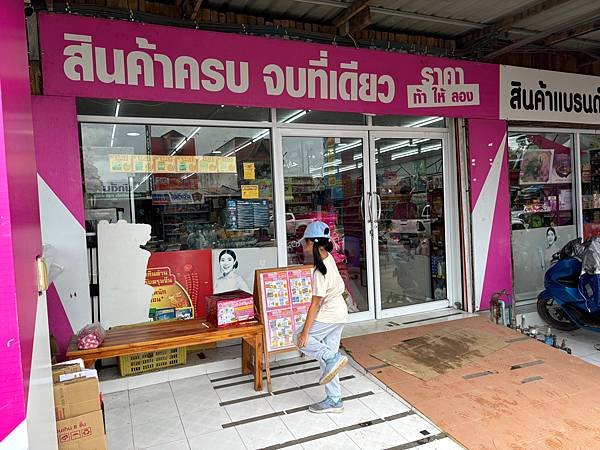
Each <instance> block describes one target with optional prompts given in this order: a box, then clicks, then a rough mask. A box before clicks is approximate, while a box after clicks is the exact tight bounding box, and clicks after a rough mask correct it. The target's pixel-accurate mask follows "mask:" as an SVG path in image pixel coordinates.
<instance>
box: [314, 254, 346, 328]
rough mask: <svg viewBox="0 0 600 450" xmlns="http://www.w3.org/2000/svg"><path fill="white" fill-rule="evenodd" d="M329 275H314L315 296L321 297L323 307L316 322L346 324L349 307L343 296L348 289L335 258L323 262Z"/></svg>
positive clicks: (328, 258) (317, 273)
mask: <svg viewBox="0 0 600 450" xmlns="http://www.w3.org/2000/svg"><path fill="white" fill-rule="evenodd" d="M323 263H325V267H327V275H323V274H322V273H321V272H319V271H318V270H315V271H314V273H313V295H314V296H316V297H321V307H320V308H319V312H318V313H317V317H315V320H316V321H317V322H323V323H345V322H346V321H347V320H348V306H347V305H346V301H345V300H344V297H343V296H342V294H343V293H344V290H345V289H346V288H345V286H344V280H343V279H342V276H341V275H340V272H339V271H338V268H337V266H336V265H335V260H334V259H333V256H331V255H329V256H328V257H327V258H325V259H324V260H323Z"/></svg>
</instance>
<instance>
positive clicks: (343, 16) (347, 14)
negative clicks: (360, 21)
mask: <svg viewBox="0 0 600 450" xmlns="http://www.w3.org/2000/svg"><path fill="white" fill-rule="evenodd" d="M371 3H373V0H355V1H354V3H352V4H351V5H350V6H348V7H347V8H346V9H345V10H344V11H342V12H341V13H340V14H339V15H338V16H336V17H335V19H333V25H334V26H335V27H336V28H340V27H341V26H342V25H344V24H346V23H348V22H349V21H350V19H352V18H353V17H354V16H356V15H357V14H358V13H360V12H361V11H364V10H365V9H368V8H369V5H370V4H371Z"/></svg>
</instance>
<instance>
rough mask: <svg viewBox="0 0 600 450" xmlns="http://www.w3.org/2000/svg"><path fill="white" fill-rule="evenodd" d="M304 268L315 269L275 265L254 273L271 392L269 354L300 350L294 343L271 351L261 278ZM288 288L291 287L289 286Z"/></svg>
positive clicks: (255, 292) (305, 267) (255, 298)
mask: <svg viewBox="0 0 600 450" xmlns="http://www.w3.org/2000/svg"><path fill="white" fill-rule="evenodd" d="M303 269H310V270H314V267H313V266H310V265H302V266H288V267H275V268H272V269H259V270H256V271H255V273H254V302H255V305H256V309H257V311H258V315H259V317H260V320H261V322H262V324H263V348H264V355H265V372H266V373H267V388H268V390H269V393H272V392H273V388H272V386H271V366H270V364H269V356H270V355H277V354H279V353H287V352H291V351H299V349H298V347H296V346H295V345H293V346H292V347H287V348H282V349H280V350H275V351H269V344H268V341H267V326H268V320H267V311H266V309H265V308H263V303H264V299H263V290H262V285H261V279H260V278H261V275H262V274H265V273H277V272H284V273H285V274H286V275H287V273H288V272H289V271H292V270H303ZM311 282H312V280H311ZM288 289H289V287H288ZM290 304H292V299H290Z"/></svg>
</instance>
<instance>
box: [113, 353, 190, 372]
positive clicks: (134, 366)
mask: <svg viewBox="0 0 600 450" xmlns="http://www.w3.org/2000/svg"><path fill="white" fill-rule="evenodd" d="M186 358H187V348H186V347H180V348H171V349H168V350H158V351H156V352H145V353H137V354H135V355H126V356H119V372H120V373H121V376H122V377H125V376H127V375H136V374H139V373H144V372H150V371H152V370H158V369H164V368H165V367H171V366H177V365H180V364H185V361H186Z"/></svg>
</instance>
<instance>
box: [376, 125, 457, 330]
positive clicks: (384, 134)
mask: <svg viewBox="0 0 600 450" xmlns="http://www.w3.org/2000/svg"><path fill="white" fill-rule="evenodd" d="M378 138H392V139H415V138H416V139H419V138H429V139H439V140H441V141H442V163H443V183H444V220H445V224H444V226H445V239H446V290H447V293H448V299H446V300H437V301H430V302H424V303H419V304H416V305H409V306H402V307H396V308H390V309H383V308H382V306H381V300H382V299H381V276H380V271H379V245H377V244H378V242H379V230H378V223H377V220H374V221H373V243H374V245H373V258H374V263H373V265H374V267H376V270H375V273H374V277H375V283H374V286H373V287H374V291H375V316H376V318H378V319H384V318H389V317H395V316H402V315H407V314H418V313H423V312H428V311H433V310H437V309H443V308H448V307H451V306H452V305H453V304H454V303H455V302H461V303H462V299H461V272H460V267H461V264H460V248H459V244H458V243H459V239H460V236H459V230H458V224H459V211H458V207H457V206H455V205H458V186H457V182H456V176H455V175H456V174H457V165H456V154H455V152H454V151H453V148H452V146H451V145H450V139H449V133H448V132H444V131H440V132H434V131H395V130H390V131H372V132H370V133H369V147H370V148H371V149H372V151H371V152H370V155H369V156H370V160H369V164H368V165H369V167H370V170H371V174H370V181H371V185H370V193H371V196H372V197H376V194H377V177H376V161H375V156H376V155H375V140H376V139H378ZM372 203H373V204H374V205H373V208H375V209H374V210H373V212H372V213H373V217H377V216H378V215H379V210H378V209H377V208H378V202H377V201H373V202H372Z"/></svg>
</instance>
